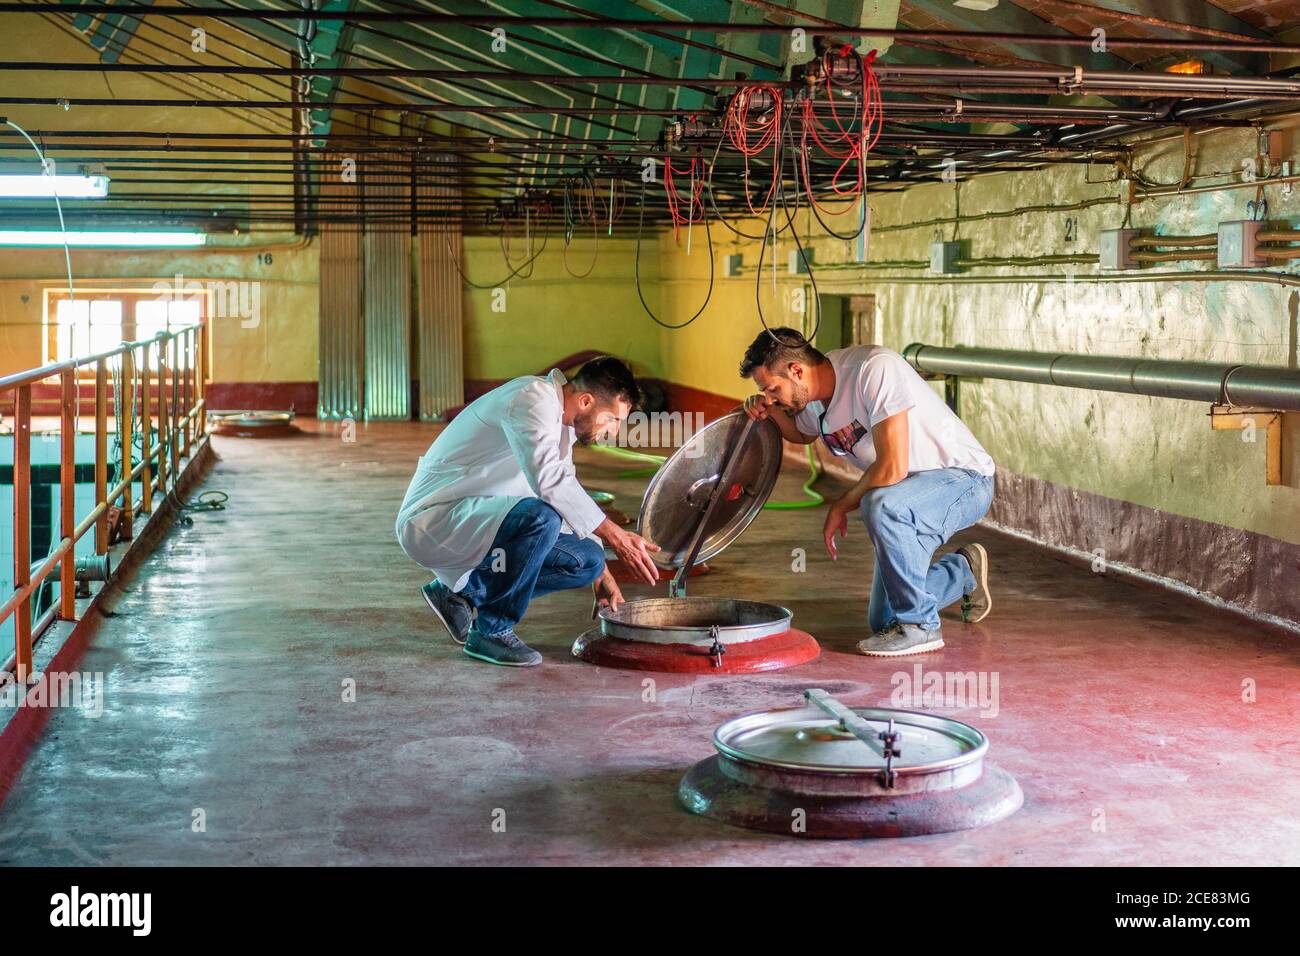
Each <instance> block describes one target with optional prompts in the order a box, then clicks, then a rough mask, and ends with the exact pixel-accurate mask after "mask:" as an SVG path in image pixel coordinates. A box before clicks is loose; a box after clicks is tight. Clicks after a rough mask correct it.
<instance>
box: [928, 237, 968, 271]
mask: <svg viewBox="0 0 1300 956" xmlns="http://www.w3.org/2000/svg"><path fill="white" fill-rule="evenodd" d="M960 256H961V243H960V242H957V241H954V242H932V243H930V271H931V272H933V273H934V274H935V275H945V276H948V275H952V274H954V273H956V272H960V271H961V269H959V268H958V267H957V259H958V258H959V257H960Z"/></svg>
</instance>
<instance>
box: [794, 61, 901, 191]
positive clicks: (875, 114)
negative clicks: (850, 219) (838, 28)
mask: <svg viewBox="0 0 1300 956" xmlns="http://www.w3.org/2000/svg"><path fill="white" fill-rule="evenodd" d="M832 56H838V57H843V58H848V57H856V58H857V63H858V77H859V80H860V82H861V84H862V88H861V91H860V95H859V100H858V109H857V110H856V111H855V115H854V117H853V119H852V120H851V121H850V122H848V123H847V124H845V123H844V122H842V121H841V119H840V114H839V111H838V110H837V109H836V104H835V84H834V83H833V82H832V77H833V73H834V67H833V60H832V59H831V58H832ZM875 59H876V51H875V50H872V51H871V52H870V53H868V54H867V56H865V57H862V56H859V55H858V54H856V53H855V52H854V51H853V48H852V47H851V46H849V45H848V44H845V45H844V46H842V47H841V48H840V49H839V50H838V51H835V52H833V51H831V50H827V51H826V52H825V54H823V58H822V73H823V77H824V81H825V84H826V96H827V100H828V105H829V106H830V116H831V121H832V123H833V124H834V125H833V127H832V126H831V125H828V124H825V123H823V122H822V121H821V120H820V119H818V118H817V114H816V111H815V109H814V102H813V99H812V98H811V97H809V98H806V99H805V100H804V101H803V110H802V118H803V135H802V142H801V145H802V147H803V148H802V149H801V150H800V152H801V157H800V158H801V164H800V166H801V169H802V172H803V178H804V186H805V189H806V192H807V193H808V199H809V201H810V202H811V203H812V204H813V205H815V206H816V207H817V209H818V210H819V211H823V212H828V213H829V214H831V215H841V214H843V213H845V212H848V211H849V210H850V209H852V208H853V206H854V205H855V202H856V200H857V199H858V198H859V197H860V196H861V195H862V192H863V190H864V189H865V188H866V157H867V153H868V152H870V150H871V148H872V147H873V146H875V145H876V141H877V140H878V139H879V138H880V131H881V127H882V126H883V122H884V104H883V98H882V96H881V92H880V80H879V78H878V77H877V76H876V71H875V69H874V68H873V67H872V63H873V62H874V61H875ZM810 133H811V134H812V138H813V140H814V141H815V142H816V143H817V145H818V146H819V147H820V148H821V149H822V151H823V152H825V153H826V154H827V155H828V156H831V157H833V158H835V159H840V160H843V162H841V163H840V165H839V168H838V169H836V170H835V173H834V175H833V176H832V177H831V190H832V192H834V193H835V194H836V195H838V196H843V197H846V198H849V199H850V200H852V201H850V202H849V203H848V204H847V205H846V206H845V207H844V208H843V209H840V210H838V211H831V210H827V209H825V207H823V206H822V205H821V204H820V203H819V202H817V197H816V195H815V194H814V192H813V188H812V178H811V174H810V171H809V167H808V135H809V134H810ZM855 163H856V166H857V175H856V176H855V177H854V182H853V183H852V185H850V186H847V187H846V186H844V185H843V184H842V183H841V177H842V176H843V174H844V171H845V170H846V169H847V168H848V167H849V166H850V165H851V164H855Z"/></svg>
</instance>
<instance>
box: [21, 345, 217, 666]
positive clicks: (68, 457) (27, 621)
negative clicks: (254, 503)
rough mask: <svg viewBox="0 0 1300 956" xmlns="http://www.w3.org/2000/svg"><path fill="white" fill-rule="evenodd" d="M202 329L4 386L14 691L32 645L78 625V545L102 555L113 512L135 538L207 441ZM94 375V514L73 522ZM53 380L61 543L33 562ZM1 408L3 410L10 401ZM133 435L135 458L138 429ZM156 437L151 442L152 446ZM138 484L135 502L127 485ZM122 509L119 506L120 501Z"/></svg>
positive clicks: (29, 374) (35, 372)
mask: <svg viewBox="0 0 1300 956" xmlns="http://www.w3.org/2000/svg"><path fill="white" fill-rule="evenodd" d="M206 347H207V326H206V324H204V323H199V324H196V325H190V326H186V327H184V328H180V329H177V330H175V331H171V332H159V333H158V334H157V335H156V336H155V337H154V338H152V339H143V340H141V341H138V342H123V343H122V344H121V345H119V346H118V347H117V348H114V349H110V350H109V351H106V352H100V353H99V354H97V355H90V356H86V357H84V358H74V359H67V360H65V361H62V362H55V363H53V364H50V365H45V366H42V367H41V368H36V369H31V370H30V371H26V372H18V373H16V374H14V375H9V376H6V377H4V378H0V401H4V400H6V399H8V397H9V394H10V393H11V392H12V393H13V399H12V401H13V408H14V414H13V424H14V427H13V436H14V526H13V559H14V589H13V594H12V595H10V596H9V597H8V598H7V599H6V600H5V602H4V604H3V606H0V625H2V624H3V623H4V622H5V621H6V620H7V619H8V618H9V616H10V615H13V616H14V655H13V658H12V659H11V660H10V661H9V662H8V665H7V667H6V668H5V669H8V670H12V671H13V672H14V674H15V677H16V678H17V679H18V681H19V682H20V683H22V682H26V681H27V679H28V677H29V676H30V675H31V673H32V645H33V643H34V642H35V641H36V640H37V639H38V638H39V637H40V636H41V634H42V633H44V631H45V630H46V629H47V628H48V627H49V626H50V625H51V624H52V623H53V622H54V621H56V620H63V621H75V620H76V547H77V542H78V541H80V540H81V538H82V537H83V536H85V535H86V533H87V532H89V531H90V529H91V528H94V529H95V554H96V555H103V554H106V553H107V552H108V548H109V543H110V542H109V537H110V531H111V529H110V525H109V510H110V508H115V507H118V508H120V511H121V516H120V519H119V520H120V524H118V525H117V527H119V528H120V532H121V537H123V538H125V539H129V538H131V537H132V534H133V532H132V521H133V519H134V518H135V517H136V515H138V514H149V513H151V512H152V511H153V506H154V497H155V495H158V496H162V497H163V498H165V497H166V496H167V495H169V494H171V493H172V491H173V490H174V488H175V487H176V483H177V480H178V479H179V478H180V475H181V460H182V459H187V460H189V461H193V460H194V456H195V455H196V454H197V453H198V451H199V450H201V448H202V447H203V445H204V444H205V443H206V442H207V440H208V438H207V435H206V433H205V430H204V414H203V411H204V386H205V380H204V374H203V368H204V362H203V356H205V355H206V354H207V348H206ZM90 367H93V369H94V376H95V377H94V415H95V430H94V435H95V465H94V481H95V506H94V508H92V509H91V510H90V512H89V513H88V514H86V515H84V516H82V517H81V518H80V519H78V517H77V515H76V509H75V498H74V495H75V493H76V437H77V419H78V412H79V405H80V391H79V389H80V382H81V379H80V376H79V375H78V371H79V370H80V369H83V368H90ZM110 371H111V372H112V373H113V379H114V381H113V395H112V399H111V401H112V403H113V405H114V406H115V408H114V413H113V418H114V426H115V430H116V435H117V439H118V448H117V449H116V458H117V461H116V462H115V465H114V472H115V477H116V479H117V481H116V483H115V484H114V486H113V487H112V488H109V487H108V476H109V446H108V439H109V430H108V419H109V402H110V398H109V375H110ZM56 376H57V377H58V380H59V385H58V395H59V419H60V429H59V442H60V448H59V531H58V534H59V541H58V543H57V544H56V545H54V546H53V547H51V549H50V553H49V555H48V556H47V557H46V558H45V559H44V560H43V561H41V562H40V563H39V564H33V561H32V555H31V486H32V465H31V438H32V394H33V393H32V389H33V386H39V385H41V383H43V382H45V380H47V379H51V378H54V377H56ZM6 404H7V402H6ZM137 427H138V429H139V435H138V441H139V446H138V447H139V455H138V460H137V457H136V456H134V455H133V450H134V449H135V447H136V441H137V436H136V429H137ZM155 433H156V435H157V441H155V440H154V437H155ZM137 479H138V480H139V482H140V500H139V502H135V501H134V500H133V488H132V485H133V483H134V482H135V481H136V480H137ZM119 501H120V505H119V504H118V502H119ZM56 567H58V569H59V577H58V581H59V599H58V601H57V602H55V603H53V604H51V606H50V608H49V609H48V610H47V611H46V612H45V613H44V614H42V615H41V617H40V619H39V620H37V621H35V622H33V620H32V599H33V596H34V595H35V594H36V592H37V589H38V588H40V586H41V584H42V583H43V582H44V581H45V580H46V579H47V578H48V577H50V575H51V574H53V572H54V569H55V568H56Z"/></svg>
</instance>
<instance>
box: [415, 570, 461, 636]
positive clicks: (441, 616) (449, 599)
mask: <svg viewBox="0 0 1300 956" xmlns="http://www.w3.org/2000/svg"><path fill="white" fill-rule="evenodd" d="M420 593H421V594H423V595H424V601H425V603H426V604H428V605H429V610H431V611H433V613H434V614H436V615H437V616H438V620H439V621H441V622H442V626H443V627H445V628H446V629H447V633H448V634H450V635H451V639H452V640H453V641H455V642H456V643H457V644H464V643H465V639H466V638H467V637H468V636H469V626H470V624H472V623H473V622H474V606H473V605H472V604H470V603H469V601H466V600H465V599H464V598H463V597H461V596H460V595H459V594H455V593H453V592H452V590H451V588H449V587H447V585H445V584H443V583H442V582H441V581H430V582H429V583H428V584H426V585H425V586H424V587H422V588H420Z"/></svg>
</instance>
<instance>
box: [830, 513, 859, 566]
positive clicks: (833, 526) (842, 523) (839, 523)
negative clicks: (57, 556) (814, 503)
mask: <svg viewBox="0 0 1300 956" xmlns="http://www.w3.org/2000/svg"><path fill="white" fill-rule="evenodd" d="M857 506H858V505H857V502H854V501H850V500H848V499H847V498H840V499H838V500H837V501H832V502H831V506H830V507H829V508H827V509H826V523H825V524H824V525H822V540H823V541H825V542H826V553H827V554H829V555H830V556H831V560H832V561H838V560H839V557H840V556H839V553H838V552H837V551H836V550H835V533H836V532H837V531H838V532H839V535H840V537H841V538H847V537H848V536H849V512H850V511H853V510H854V509H855V508H857Z"/></svg>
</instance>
